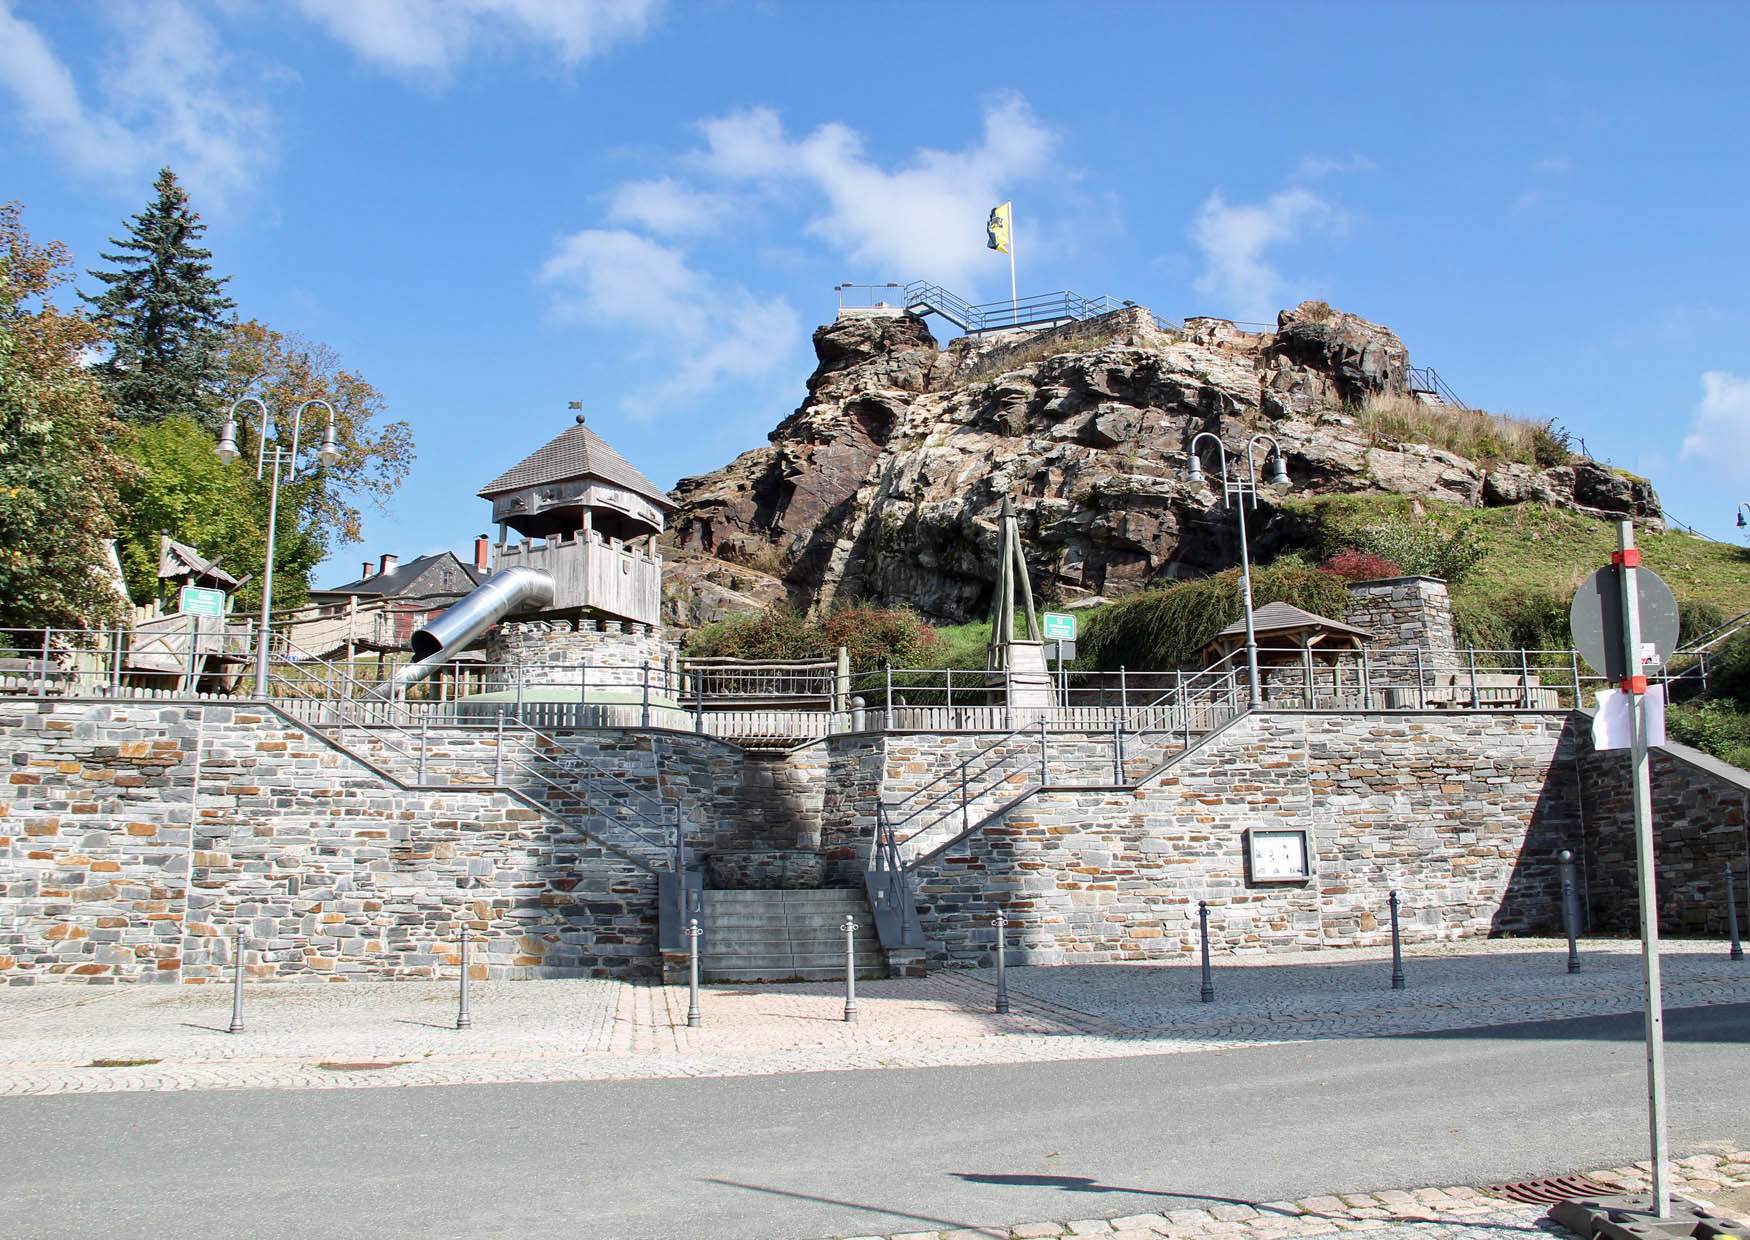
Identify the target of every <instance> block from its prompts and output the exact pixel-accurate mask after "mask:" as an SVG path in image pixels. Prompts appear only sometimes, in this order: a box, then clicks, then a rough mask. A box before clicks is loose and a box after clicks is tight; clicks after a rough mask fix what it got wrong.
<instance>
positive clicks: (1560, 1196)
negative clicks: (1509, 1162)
mask: <svg viewBox="0 0 1750 1240" xmlns="http://www.w3.org/2000/svg"><path fill="white" fill-rule="evenodd" d="M1483 1191H1484V1192H1485V1193H1488V1194H1489V1195H1491V1196H1494V1197H1505V1198H1506V1199H1507V1200H1508V1201H1523V1202H1524V1203H1525V1204H1526V1205H1531V1206H1548V1205H1554V1204H1555V1203H1556V1202H1558V1201H1580V1200H1583V1199H1585V1198H1587V1197H1614V1196H1617V1195H1619V1194H1620V1193H1621V1192H1622V1189H1621V1188H1619V1187H1617V1186H1616V1185H1614V1184H1600V1183H1599V1182H1598V1181H1597V1180H1589V1179H1587V1178H1586V1177H1585V1176H1583V1175H1558V1176H1553V1177H1551V1178H1550V1179H1547V1180H1520V1181H1519V1182H1518V1183H1516V1184H1485V1185H1484V1186H1483Z"/></svg>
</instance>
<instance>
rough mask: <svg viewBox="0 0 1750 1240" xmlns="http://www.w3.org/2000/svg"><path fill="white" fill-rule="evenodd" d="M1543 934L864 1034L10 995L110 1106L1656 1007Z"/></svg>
mask: <svg viewBox="0 0 1750 1240" xmlns="http://www.w3.org/2000/svg"><path fill="white" fill-rule="evenodd" d="M1563 951H1564V947H1563V945H1562V944H1561V943H1559V942H1552V941H1547V940H1505V941H1496V942H1487V943H1465V944H1448V945H1431V946H1428V947H1424V948H1418V949H1415V950H1413V951H1411V952H1410V953H1409V954H1408V958H1407V960H1406V968H1407V971H1408V974H1409V978H1410V985H1409V988H1408V989H1407V990H1403V991H1393V990H1391V989H1389V986H1388V979H1389V971H1390V963H1389V953H1382V952H1378V951H1371V950H1344V951H1328V952H1309V953H1304V954H1300V955H1294V956H1287V957H1283V956H1275V957H1256V958H1250V959H1239V960H1232V959H1230V960H1224V961H1222V962H1221V963H1220V964H1218V966H1217V968H1216V973H1215V984H1216V1000H1215V1002H1213V1003H1201V1002H1199V1001H1198V997H1197V992H1198V976H1197V969H1196V966H1195V963H1194V962H1187V963H1185V964H1176V965H1141V964H1139V965H1079V966H1061V967H1056V968H1025V969H1023V968H1017V969H1012V970H1010V971H1009V979H1008V980H1009V989H1010V992H1011V996H1012V999H1013V1010H1012V1012H1011V1013H1010V1014H1009V1015H1007V1016H997V1015H996V1014H995V1013H994V1011H993V1010H992V1007H993V1003H992V1001H993V997H994V986H993V975H992V974H991V973H990V972H989V971H988V970H955V971H947V972H938V973H935V974H932V975H931V976H929V977H927V978H922V979H894V980H886V981H869V982H862V983H859V985H858V1001H859V1019H858V1021H857V1022H856V1023H854V1024H853V1023H847V1022H845V1021H844V1020H843V1019H842V1012H843V993H842V990H841V988H840V987H839V986H837V985H827V984H807V985H791V986H713V987H708V988H706V990H705V992H704V994H703V1003H702V1006H703V1010H704V1025H703V1027H702V1028H698V1029H688V1028H687V1027H686V1008H687V993H686V989H685V988H684V987H675V986H657V985H639V984H632V983H624V982H618V981H611V980H579V981H551V982H497V983H484V982H477V983H475V984H474V986H473V990H472V1001H473V1018H474V1027H473V1028H471V1029H468V1030H457V1029H455V1028H454V1022H455V1003H456V992H455V984H454V983H453V982H449V983H424V982H386V983H385V982H358V983H346V984H304V985H287V984H278V985H265V986H257V987H253V988H251V989H250V991H249V993H248V996H247V1008H246V1016H245V1023H246V1029H245V1031H244V1032H243V1033H240V1034H235V1035H232V1034H227V1033H226V1032H225V1027H226V1025H227V1023H228V1021H229V1017H230V990H229V988H228V987H225V986H183V987H176V988H170V987H164V988H159V987H149V986H146V987H116V988H83V987H46V986H45V987H25V988H13V989H6V990H0V1096H3V1095H19V1094H59V1093H79V1092H101V1091H112V1090H166V1089H177V1090H181V1089H257V1088H294V1089H301V1088H342V1087H353V1088H359V1087H385V1086H410V1085H443V1084H484V1083H501V1082H502V1083H509V1082H518V1081H558V1080H606V1079H620V1080H624V1079H637V1078H650V1077H682V1076H736V1075H758V1074H772V1073H783V1072H806V1071H829V1070H840V1069H873V1068H884V1067H933V1066H950V1065H970V1064H1001V1063H1023V1062H1039V1061H1049V1060H1063V1059H1091V1058H1105V1057H1112V1056H1120V1055H1150V1054H1173V1053H1184V1052H1195V1051H1202V1050H1214V1049H1221V1048H1227V1047H1233V1046H1241V1045H1251V1044H1261V1043H1279V1042H1295V1041H1305V1040H1309V1039H1326V1038H1357V1037H1372V1036H1383V1035H1388V1034H1404V1033H1416V1032H1432V1031H1437V1030H1445V1029H1457V1028H1467V1027H1473V1026H1484V1025H1499V1024H1508V1023H1514V1022H1519V1021H1532V1020H1547V1019H1560V1018H1564V1017H1576V1016H1588V1015H1605V1014H1609V1013H1617V1012H1626V1011H1632V1010H1634V1009H1635V1008H1636V1007H1638V1006H1639V996H1640V989H1639V987H1640V977H1639V967H1638V961H1639V956H1638V945H1637V944H1634V943H1626V942H1616V943H1594V944H1591V945H1589V947H1588V949H1587V952H1586V957H1585V959H1586V968H1585V970H1584V971H1583V972H1581V973H1578V974H1568V973H1567V972H1566V971H1565V967H1564V963H1563ZM1665 980H1666V1004H1667V1006H1668V1007H1671V1008H1679V1007H1699V1006H1706V1005H1711V1004H1720V1003H1734V1002H1745V1001H1750V967H1747V966H1745V965H1744V964H1742V963H1739V964H1734V963H1732V962H1730V961H1729V960H1727V959H1726V956H1725V952H1724V950H1723V948H1722V947H1721V945H1719V944H1716V943H1686V942H1673V943H1667V945H1666V957H1665Z"/></svg>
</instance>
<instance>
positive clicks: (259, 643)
mask: <svg viewBox="0 0 1750 1240" xmlns="http://www.w3.org/2000/svg"><path fill="white" fill-rule="evenodd" d="M244 405H254V406H255V407H256V408H257V409H259V410H261V421H260V425H259V426H258V427H257V430H258V432H259V434H258V436H257V437H258V439H259V440H260V443H259V446H258V447H257V448H256V452H255V477H256V480H257V481H260V479H261V478H262V476H263V472H264V470H265V469H266V467H267V439H268V430H269V422H270V419H269V417H268V411H267V405H266V403H265V402H263V401H262V400H261V399H260V398H259V397H255V396H240V397H238V398H237V399H236V400H234V401H232V402H231V408H230V411H229V412H227V413H226V414H225V427H224V429H223V430H222V431H220V432H219V443H218V446H217V447H215V448H214V449H213V451H214V452H215V453H216V454H217V455H218V458H219V459H220V460H221V461H225V462H227V463H229V462H231V461H234V460H236V459H237V458H238V456H239V455H240V453H239V452H238V451H237V410H238V409H239V408H241V407H242V406H244ZM311 405H321V406H322V407H323V408H324V409H326V410H328V425H327V427H326V428H325V429H324V430H323V432H322V446H321V447H319V448H317V449H316V459H317V460H318V461H320V462H321V463H322V464H324V465H332V464H334V462H336V461H337V460H339V459H340V447H339V445H338V444H337V443H336V442H335V437H334V406H333V405H331V404H329V403H328V402H327V401H325V400H322V399H320V398H317V399H315V400H307V401H305V402H304V403H303V404H301V405H299V406H298V408H297V410H296V412H294V413H293V414H292V450H291V451H290V452H287V451H286V450H285V449H283V448H281V447H280V444H279V438H278V437H277V436H275V438H274V442H273V482H272V485H271V486H270V487H269V488H268V493H267V562H266V563H265V564H264V565H263V567H262V572H261V631H260V632H259V633H258V634H256V639H255V696H256V697H259V698H265V697H266V696H267V669H268V654H269V650H268V634H269V629H270V625H271V623H272V619H273V552H274V535H275V534H276V533H277V532H278V529H279V512H280V466H281V463H282V462H283V463H284V464H285V466H286V469H285V476H286V481H287V482H292V481H295V480H296V479H297V477H298V446H299V438H300V436H301V434H302V433H303V429H304V410H306V409H308V408H309V407H310V406H311Z"/></svg>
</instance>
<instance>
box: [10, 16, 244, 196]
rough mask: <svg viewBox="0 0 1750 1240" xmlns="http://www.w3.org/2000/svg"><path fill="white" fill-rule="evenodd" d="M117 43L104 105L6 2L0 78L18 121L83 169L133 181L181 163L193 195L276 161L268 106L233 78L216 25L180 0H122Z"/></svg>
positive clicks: (222, 192)
mask: <svg viewBox="0 0 1750 1240" xmlns="http://www.w3.org/2000/svg"><path fill="white" fill-rule="evenodd" d="M103 12H105V13H106V14H107V15H108V16H109V18H110V19H111V20H112V21H113V23H114V26H115V29H114V34H115V44H116V46H115V51H114V53H113V55H112V56H111V57H110V58H109V60H108V62H107V63H106V64H105V66H104V68H103V72H102V73H101V74H100V75H97V76H98V77H99V79H100V80H101V82H102V84H103V86H102V92H101V93H102V103H101V106H98V105H94V104H93V103H92V102H91V101H89V100H88V99H86V98H82V97H81V92H80V89H79V86H78V83H77V82H76V81H75V79H74V76H73V73H72V70H71V69H69V68H68V66H67V65H66V63H65V62H63V61H62V60H61V59H60V57H58V56H57V55H56V54H55V51H54V49H53V48H51V47H50V46H49V44H48V42H47V40H45V39H44V38H43V37H42V34H41V33H40V32H39V31H38V30H37V29H36V27H34V26H32V25H31V24H30V23H29V22H26V21H24V20H23V19H22V18H20V17H18V16H17V15H16V14H14V13H13V12H12V11H11V5H10V3H9V0H0V83H3V84H4V86H5V87H6V89H8V90H9V91H10V92H11V93H12V95H13V97H14V98H15V99H16V100H17V101H18V105H19V113H20V116H21V119H22V120H23V122H24V124H25V125H26V127H27V128H28V129H30V130H31V131H32V132H33V133H35V134H36V135H37V136H38V137H39V138H40V139H42V140H43V141H44V142H45V143H46V144H47V145H48V146H49V148H50V149H51V150H52V151H53V152H54V153H55V154H56V155H57V156H59V157H60V158H61V159H63V160H65V161H66V163H67V164H68V165H69V166H70V167H71V168H73V169H74V171H76V172H78V173H81V174H82V175H86V176H92V177H101V178H104V179H108V180H112V181H114V182H116V183H117V184H129V185H133V186H135V187H136V188H137V183H138V182H139V181H140V179H141V178H142V177H144V176H147V175H149V174H150V173H151V171H152V170H153V169H154V168H155V167H156V166H157V165H159V164H166V163H167V164H169V165H171V166H172V167H174V168H175V169H176V170H177V172H178V173H179V175H181V177H182V179H183V180H184V182H185V183H187V184H188V185H189V187H190V188H191V189H192V190H193V191H195V193H196V195H197V197H204V198H207V199H209V200H211V199H217V198H222V197H224V196H226V195H228V194H230V193H232V192H234V191H236V190H238V189H240V188H242V187H243V186H244V185H245V184H247V183H248V182H249V181H250V179H251V178H252V177H253V176H254V175H255V174H256V173H257V172H258V171H259V170H260V169H261V168H262V167H263V166H264V165H265V164H266V163H267V162H268V161H269V159H270V158H271V155H270V152H271V149H272V143H271V138H270V128H271V127H270V123H269V118H268V115H267V112H266V109H265V108H263V107H262V106H261V105H260V104H259V103H258V102H257V101H256V100H255V99H254V98H253V97H252V96H250V95H249V94H248V93H247V92H246V91H243V90H241V89H238V88H235V87H233V86H232V85H230V84H229V83H228V82H227V81H226V73H227V69H228V59H227V57H226V55H225V53H224V51H223V49H222V48H221V47H220V45H219V42H218V39H217V38H216V36H215V35H214V33H213V30H212V28H211V27H210V26H209V25H208V24H207V23H206V22H205V21H203V20H201V19H200V18H199V17H198V16H196V15H195V14H194V12H193V11H191V10H190V9H189V8H188V7H187V6H186V5H185V4H183V3H181V2H180V0H156V2H155V3H151V4H135V5H128V6H115V7H113V8H110V9H106V10H103Z"/></svg>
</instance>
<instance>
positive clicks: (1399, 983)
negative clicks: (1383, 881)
mask: <svg viewBox="0 0 1750 1240" xmlns="http://www.w3.org/2000/svg"><path fill="white" fill-rule="evenodd" d="M1405 985H1406V983H1405V981H1404V941H1403V938H1402V937H1401V936H1400V935H1399V933H1398V893H1397V892H1395V891H1394V892H1392V893H1391V988H1392V989H1393V990H1402V989H1404V987H1405Z"/></svg>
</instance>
